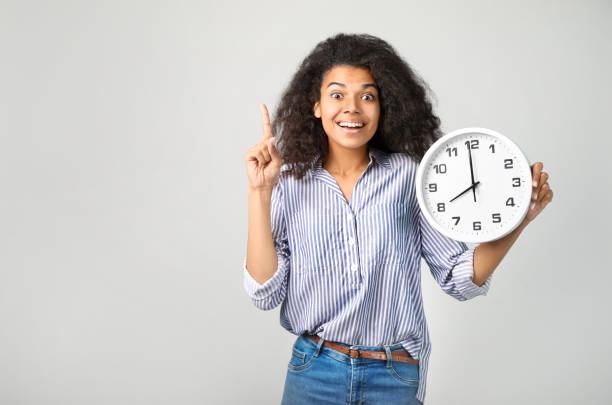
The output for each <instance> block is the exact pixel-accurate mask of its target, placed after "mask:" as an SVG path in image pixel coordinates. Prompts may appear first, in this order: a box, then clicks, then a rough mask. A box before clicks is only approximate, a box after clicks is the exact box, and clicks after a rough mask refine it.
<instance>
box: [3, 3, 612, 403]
mask: <svg viewBox="0 0 612 405" xmlns="http://www.w3.org/2000/svg"><path fill="white" fill-rule="evenodd" d="M510 3H511V4H510ZM611 18H612V6H611V5H610V3H609V2H607V1H540V2H527V1H523V2H491V1H463V2H455V1H437V2H428V3H427V5H425V4H424V2H423V3H421V2H405V1H402V2H399V1H398V2H384V1H377V2H366V1H352V2H327V1H326V2H323V1H321V2H318V1H317V2H307V3H304V2H300V3H295V4H293V5H291V6H290V5H289V4H287V3H285V2H280V1H278V2H269V3H268V2H263V3H262V2H242V3H236V2H233V3H231V4H225V5H224V4H221V3H218V2H212V1H210V2H196V1H193V2H170V1H168V2H159V1H156V2H145V1H142V2H135V1H121V2H119V1H112V2H102V1H99V2H92V1H89V2H79V1H73V2H69V1H55V2H51V1H49V2H47V1H38V2H31V1H20V2H2V5H1V9H0V34H1V35H0V49H1V50H2V63H1V64H0V169H1V170H0V179H1V180H0V186H1V198H0V204H1V205H0V208H1V210H0V229H1V231H0V249H1V251H0V403H2V404H91V405H93V404H203V403H206V404H214V403H224V404H242V403H250V404H271V403H278V402H279V401H280V397H281V393H282V388H283V383H284V377H285V373H286V364H287V361H288V359H289V354H290V350H291V344H292V343H293V341H294V339H295V336H293V335H291V334H289V333H288V332H287V331H285V330H284V329H282V327H281V326H280V324H279V320H278V317H279V312H278V310H279V308H276V309H275V310H273V311H270V312H263V311H260V310H258V309H257V308H255V307H254V306H253V305H252V304H251V302H250V300H249V299H248V297H247V295H246V293H245V292H244V290H243V287H242V267H241V265H242V260H243V258H244V256H245V254H246V241H247V218H248V215H247V214H248V211H247V177H246V170H245V165H244V160H243V156H244V153H245V152H246V151H247V150H248V149H249V148H250V147H251V146H252V145H254V144H255V143H256V142H257V141H258V140H259V139H260V138H261V136H262V133H261V119H260V112H259V107H258V104H259V103H260V102H265V103H266V104H267V105H268V107H269V109H270V111H273V110H274V108H275V107H276V105H277V103H278V99H279V96H280V93H281V91H282V90H283V89H284V88H285V86H286V85H287V83H288V81H289V80H290V78H291V76H292V74H293V73H294V72H295V70H296V69H297V66H298V64H299V63H300V62H301V60H302V59H303V58H304V57H305V56H306V54H307V53H308V52H309V51H310V50H311V49H312V48H313V47H314V46H315V45H316V43H317V42H319V41H321V40H323V39H325V38H327V37H328V36H330V35H333V34H335V33H337V32H353V33H361V32H367V33H370V34H374V35H377V36H380V37H381V38H383V39H385V40H387V41H389V42H390V43H391V44H392V45H393V46H394V47H395V48H396V50H397V51H398V52H399V53H400V54H401V55H402V56H403V57H404V58H405V59H406V60H407V61H408V62H409V63H410V64H411V65H412V66H413V67H414V68H415V69H416V71H417V72H418V73H419V74H421V75H422V76H423V78H424V79H425V80H426V81H427V83H429V85H430V86H431V88H432V90H433V92H434V93H435V95H436V104H435V107H436V111H437V112H438V114H439V115H440V117H441V119H442V122H443V129H444V131H450V130H453V129H457V128H461V127H465V126H484V127H490V128H492V129H495V130H497V131H500V132H502V133H504V134H506V135H508V136H510V137H511V138H512V139H513V140H515V142H516V143H517V144H519V145H520V147H521V148H522V149H523V151H525V153H526V154H527V155H528V157H529V159H530V160H531V161H532V162H534V161H542V162H543V163H544V170H545V171H547V172H548V173H549V174H550V179H549V183H550V185H551V187H552V189H553V191H554V193H555V195H554V200H553V202H552V203H551V204H550V205H549V206H548V207H547V208H546V209H545V210H544V211H543V212H542V213H541V214H540V216H539V217H538V218H537V219H536V220H535V221H534V222H533V223H532V224H531V225H530V226H529V227H528V228H527V229H526V230H525V231H524V233H523V234H522V235H521V236H520V238H519V239H518V240H517V242H516V243H515V245H514V246H513V248H512V249H511V250H510V252H509V253H508V255H507V256H506V258H505V259H504V260H503V262H502V263H501V264H500V266H499V267H498V269H497V270H496V272H495V274H494V276H493V277H494V278H493V282H492V285H491V290H490V291H489V295H488V296H486V297H477V298H475V299H473V300H470V301H467V302H463V303H461V302H459V301H456V300H454V299H452V298H451V297H450V296H447V295H446V294H444V293H443V292H442V290H441V289H440V288H439V286H438V285H437V284H436V283H435V281H434V280H433V278H432V277H431V274H430V273H429V270H428V268H427V267H426V266H425V265H424V267H423V269H422V282H423V287H424V301H425V308H426V315H427V317H428V323H429V327H430V332H431V337H432V343H433V352H432V357H431V364H430V371H429V380H428V392H427V399H426V403H429V404H448V403H453V404H467V403H470V404H492V403H495V404H514V403H523V404H575V403H588V404H604V403H610V401H611V400H612V395H611V394H610V388H609V381H610V378H611V377H612V374H611V372H610V367H609V365H610V344H609V342H610V340H611V339H612V332H611V328H610V326H609V318H610V315H609V313H610V308H611V300H610V298H609V297H610V294H609V289H610V283H611V281H612V277H611V276H610V264H609V254H610V245H611V243H610V242H611V238H610V226H611V225H612V222H611V220H610V205H611V195H612V193H611V191H610V181H609V175H610V164H609V161H610V156H611V155H610V153H611V146H612V142H611V140H610V131H609V118H610V111H611V100H610V94H611V91H612V80H611V79H610V72H611V71H612V52H611V51H612V50H611V41H610V38H612V28H611V27H612V25H611V24H610V21H611Z"/></svg>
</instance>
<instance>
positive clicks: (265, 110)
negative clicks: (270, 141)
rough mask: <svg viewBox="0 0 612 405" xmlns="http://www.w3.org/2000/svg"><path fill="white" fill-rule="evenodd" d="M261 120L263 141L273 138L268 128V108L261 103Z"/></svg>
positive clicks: (270, 129)
mask: <svg viewBox="0 0 612 405" xmlns="http://www.w3.org/2000/svg"><path fill="white" fill-rule="evenodd" d="M260 107H261V120H262V125H263V133H264V139H266V138H273V136H272V128H271V127H270V116H269V115H268V108H267V107H266V105H265V104H263V103H261V104H260Z"/></svg>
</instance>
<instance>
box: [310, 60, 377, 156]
mask: <svg viewBox="0 0 612 405" xmlns="http://www.w3.org/2000/svg"><path fill="white" fill-rule="evenodd" d="M314 115H315V117H317V118H321V123H322V124H323V129H324V130H325V133H326V134H327V137H328V139H329V142H330V149H331V148H332V147H334V146H339V147H341V148H345V149H357V148H360V147H362V146H363V145H365V144H367V143H368V141H369V140H370V139H372V137H373V136H374V134H375V133H376V129H377V128H378V118H379V116H380V103H379V100H378V88H377V87H376V83H375V82H374V79H372V76H371V75H370V72H369V71H368V70H367V69H365V68H359V67H353V66H347V65H341V66H335V67H334V68H332V69H330V70H328V71H327V72H326V73H325V74H324V75H323V83H322V85H321V98H320V100H319V101H317V102H316V103H315V105H314ZM340 123H359V124H363V126H362V127H361V128H358V127H344V128H343V127H342V126H340V125H339V124H340ZM332 143H333V144H335V145H331V144H332Z"/></svg>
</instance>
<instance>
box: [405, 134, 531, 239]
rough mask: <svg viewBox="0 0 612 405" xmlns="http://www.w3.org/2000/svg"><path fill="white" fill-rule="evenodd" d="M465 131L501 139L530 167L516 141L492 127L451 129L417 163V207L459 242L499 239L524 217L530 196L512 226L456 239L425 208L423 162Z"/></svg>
mask: <svg viewBox="0 0 612 405" xmlns="http://www.w3.org/2000/svg"><path fill="white" fill-rule="evenodd" d="M466 133H482V134H485V135H490V136H493V137H497V138H498V139H500V140H501V141H503V142H505V143H507V144H508V145H510V146H511V147H513V148H515V149H516V152H517V156H518V157H519V158H522V159H524V160H525V162H526V163H527V167H531V162H530V160H529V158H528V157H527V155H526V154H525V153H524V152H523V151H522V150H521V148H520V147H519V146H518V145H517V144H516V143H514V141H512V140H511V139H510V138H508V137H507V136H505V135H503V134H501V133H499V132H497V131H494V130H492V129H488V128H483V127H466V128H460V129H456V130H454V131H451V132H449V133H447V134H445V135H443V136H442V137H440V138H439V139H437V140H436V141H435V142H434V143H433V144H432V145H431V146H430V147H429V149H427V151H426V152H425V154H424V155H423V158H422V159H421V162H420V163H419V166H418V168H417V172H416V182H415V191H416V195H417V200H418V203H419V207H420V209H421V211H422V212H423V214H424V215H425V217H426V218H427V220H428V222H429V223H430V224H431V225H432V226H433V227H434V228H436V229H437V230H438V231H439V232H441V233H442V234H444V235H446V236H448V237H449V238H452V239H454V240H458V241H460V242H467V243H483V242H490V241H493V240H497V239H501V238H503V237H504V236H506V235H508V234H509V233H511V232H512V231H514V230H515V229H516V228H517V227H518V226H519V225H520V224H521V222H522V221H523V220H524V219H525V216H527V212H528V210H529V205H530V202H531V198H529V200H528V202H527V204H523V208H522V212H521V215H520V216H519V219H518V220H516V221H515V222H514V223H513V224H512V226H510V227H508V228H507V229H506V230H504V232H503V233H501V234H493V235H490V236H485V235H474V236H473V237H472V236H465V235H461V239H458V236H459V235H457V234H455V233H452V232H450V231H449V230H448V229H446V228H444V227H443V226H441V225H440V224H439V223H438V221H436V220H435V218H434V217H433V216H432V215H431V214H430V212H429V210H428V209H426V204H425V200H424V197H423V171H424V170H425V169H424V168H425V165H424V164H423V162H427V161H428V159H429V158H431V156H432V154H433V153H434V151H436V150H437V149H438V147H439V146H440V144H442V143H445V142H448V140H449V139H452V138H455V137H458V136H461V135H464V134H466ZM530 175H531V172H530ZM529 195H530V196H531V191H530V193H529Z"/></svg>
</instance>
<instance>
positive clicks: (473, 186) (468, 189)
mask: <svg viewBox="0 0 612 405" xmlns="http://www.w3.org/2000/svg"><path fill="white" fill-rule="evenodd" d="M479 183H480V181H477V182H476V183H474V184H472V185H471V186H469V187H468V188H466V189H465V190H463V191H462V192H460V193H459V194H458V195H457V196H455V198H453V199H452V200H450V201H449V202H453V201H454V200H456V199H457V198H458V197H461V196H462V195H463V194H465V193H467V192H468V191H470V189H472V190H474V189H476V185H477V184H479Z"/></svg>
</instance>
